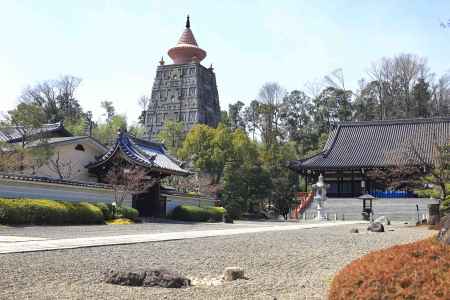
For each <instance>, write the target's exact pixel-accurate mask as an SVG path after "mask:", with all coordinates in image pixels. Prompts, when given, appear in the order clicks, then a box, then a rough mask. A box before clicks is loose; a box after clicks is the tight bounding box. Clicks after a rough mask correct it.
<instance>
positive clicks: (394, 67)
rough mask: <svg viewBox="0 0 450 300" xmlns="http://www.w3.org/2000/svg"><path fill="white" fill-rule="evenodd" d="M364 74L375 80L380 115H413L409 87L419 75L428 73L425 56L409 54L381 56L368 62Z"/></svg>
mask: <svg viewBox="0 0 450 300" xmlns="http://www.w3.org/2000/svg"><path fill="white" fill-rule="evenodd" d="M368 75H369V77H370V78H371V79H372V80H373V81H375V82H377V87H378V98H379V101H378V102H379V103H380V119H392V118H411V117H415V111H414V109H413V108H414V107H416V103H414V97H413V88H414V86H415V85H416V83H417V81H418V80H419V79H420V78H422V79H424V80H425V79H426V80H428V79H429V76H430V74H429V69H428V67H427V61H426V59H425V58H423V57H419V56H417V55H413V54H400V55H397V56H395V57H393V58H385V57H384V58H382V59H381V60H379V61H378V62H375V63H372V66H371V68H370V69H369V71H368ZM387 108H393V109H387Z"/></svg>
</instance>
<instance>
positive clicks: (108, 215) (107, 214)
mask: <svg viewBox="0 0 450 300" xmlns="http://www.w3.org/2000/svg"><path fill="white" fill-rule="evenodd" d="M92 205H94V206H96V207H98V208H100V210H101V211H102V214H103V218H104V219H105V220H110V219H112V218H113V214H112V206H111V205H108V204H106V203H103V202H95V203H92Z"/></svg>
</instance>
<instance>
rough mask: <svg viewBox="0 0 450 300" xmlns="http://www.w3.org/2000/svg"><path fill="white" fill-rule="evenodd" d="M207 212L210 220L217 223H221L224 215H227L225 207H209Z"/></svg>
mask: <svg viewBox="0 0 450 300" xmlns="http://www.w3.org/2000/svg"><path fill="white" fill-rule="evenodd" d="M206 210H207V211H208V213H209V217H210V219H212V220H213V221H217V222H221V221H222V220H223V215H224V214H225V213H226V210H225V208H223V207H207V208H206Z"/></svg>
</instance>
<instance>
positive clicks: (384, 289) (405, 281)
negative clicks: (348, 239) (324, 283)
mask: <svg viewBox="0 0 450 300" xmlns="http://www.w3.org/2000/svg"><path fill="white" fill-rule="evenodd" d="M449 283H450V247H446V246H444V245H442V244H440V243H439V242H438V241H436V239H435V238H430V239H426V240H422V241H418V242H415V243H411V244H406V245H399V246H394V247H392V248H388V249H384V250H380V251H375V252H372V253H369V254H368V255H366V256H363V257H362V258H359V259H357V260H355V261H353V262H352V263H350V264H349V265H347V266H346V267H344V268H343V269H342V270H341V271H340V272H339V273H338V274H337V275H336V277H335V278H334V279H333V282H332V284H331V289H330V292H329V299H331V300H334V299H365V300H370V299H373V300H375V299H450V298H449V297H450V285H449Z"/></svg>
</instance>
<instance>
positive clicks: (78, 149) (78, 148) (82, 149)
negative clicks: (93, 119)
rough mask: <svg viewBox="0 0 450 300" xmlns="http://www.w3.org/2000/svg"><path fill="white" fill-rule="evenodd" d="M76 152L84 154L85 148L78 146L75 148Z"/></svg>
mask: <svg viewBox="0 0 450 300" xmlns="http://www.w3.org/2000/svg"><path fill="white" fill-rule="evenodd" d="M75 150H77V151H83V152H84V147H83V145H81V144H78V145H76V146H75Z"/></svg>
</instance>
